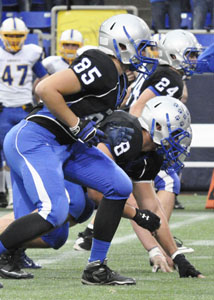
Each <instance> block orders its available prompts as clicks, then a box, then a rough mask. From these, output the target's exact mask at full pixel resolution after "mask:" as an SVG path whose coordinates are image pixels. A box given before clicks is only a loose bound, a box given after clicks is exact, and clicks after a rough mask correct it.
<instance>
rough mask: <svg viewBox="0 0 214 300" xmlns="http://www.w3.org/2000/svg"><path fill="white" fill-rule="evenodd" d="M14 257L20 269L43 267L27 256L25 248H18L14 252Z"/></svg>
mask: <svg viewBox="0 0 214 300" xmlns="http://www.w3.org/2000/svg"><path fill="white" fill-rule="evenodd" d="M14 259H15V260H16V262H17V264H18V265H19V268H20V269H40V268H41V267H42V266H41V265H39V264H37V263H35V262H34V261H33V260H32V259H31V258H30V257H28V256H27V254H26V253H25V249H18V250H16V251H15V253H14Z"/></svg>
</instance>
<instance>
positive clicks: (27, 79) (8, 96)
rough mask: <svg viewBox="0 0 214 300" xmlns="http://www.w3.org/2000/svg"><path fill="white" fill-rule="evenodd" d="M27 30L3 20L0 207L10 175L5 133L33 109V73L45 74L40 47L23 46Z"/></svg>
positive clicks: (4, 203)
mask: <svg viewBox="0 0 214 300" xmlns="http://www.w3.org/2000/svg"><path fill="white" fill-rule="evenodd" d="M28 32H29V30H28V28H27V27H26V25H25V23H24V22H23V21H22V20H21V19H18V18H8V19H6V20H5V21H4V22H3V23H2V25H1V28H0V36H1V39H2V42H3V47H0V128H1V131H0V152H1V155H0V207H6V206H7V204H8V203H7V198H6V193H5V181H4V180H5V179H4V178H5V176H6V179H7V182H8V183H7V185H8V188H9V189H10V173H9V171H6V172H5V174H4V170H3V169H4V168H3V160H4V156H3V153H2V145H3V140H4V137H5V135H6V133H7V132H8V131H9V130H10V129H11V127H13V126H14V125H16V124H17V123H18V122H19V121H20V120H21V119H23V118H24V117H25V116H26V115H27V114H28V111H29V110H30V109H31V108H32V107H33V95H32V81H33V73H34V74H35V75H36V77H38V78H43V77H44V76H46V75H47V71H46V70H45V68H44V67H43V65H42V63H41V57H42V53H43V51H42V48H41V47H39V46H38V45H34V44H28V45H24V42H25V39H26V37H27V34H28Z"/></svg>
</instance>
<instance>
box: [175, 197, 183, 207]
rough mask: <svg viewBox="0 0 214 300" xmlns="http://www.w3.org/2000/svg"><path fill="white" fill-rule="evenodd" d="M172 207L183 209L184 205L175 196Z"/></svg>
mask: <svg viewBox="0 0 214 300" xmlns="http://www.w3.org/2000/svg"><path fill="white" fill-rule="evenodd" d="M174 209H185V207H184V206H183V205H182V204H181V203H180V202H179V201H178V199H177V197H175V204H174Z"/></svg>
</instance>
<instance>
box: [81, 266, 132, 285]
mask: <svg viewBox="0 0 214 300" xmlns="http://www.w3.org/2000/svg"><path fill="white" fill-rule="evenodd" d="M106 263H107V260H104V262H103V263H101V261H100V260H96V261H93V262H91V263H88V265H87V266H86V268H85V270H84V271H83V275H82V279H81V282H82V283H83V284H88V285H133V284H136V281H135V279H134V278H129V277H125V276H122V275H120V274H118V273H116V272H115V271H112V270H111V269H110V268H109V267H107V265H106Z"/></svg>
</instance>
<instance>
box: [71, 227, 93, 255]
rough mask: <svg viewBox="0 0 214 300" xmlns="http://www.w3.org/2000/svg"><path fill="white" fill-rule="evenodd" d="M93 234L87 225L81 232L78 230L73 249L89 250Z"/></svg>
mask: <svg viewBox="0 0 214 300" xmlns="http://www.w3.org/2000/svg"><path fill="white" fill-rule="evenodd" d="M93 234H94V231H93V229H89V228H88V227H86V229H85V230H84V231H83V232H79V234H78V239H77V240H76V242H75V244H74V246H73V248H74V250H77V251H81V250H86V251H89V250H91V245H92V238H93Z"/></svg>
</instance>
